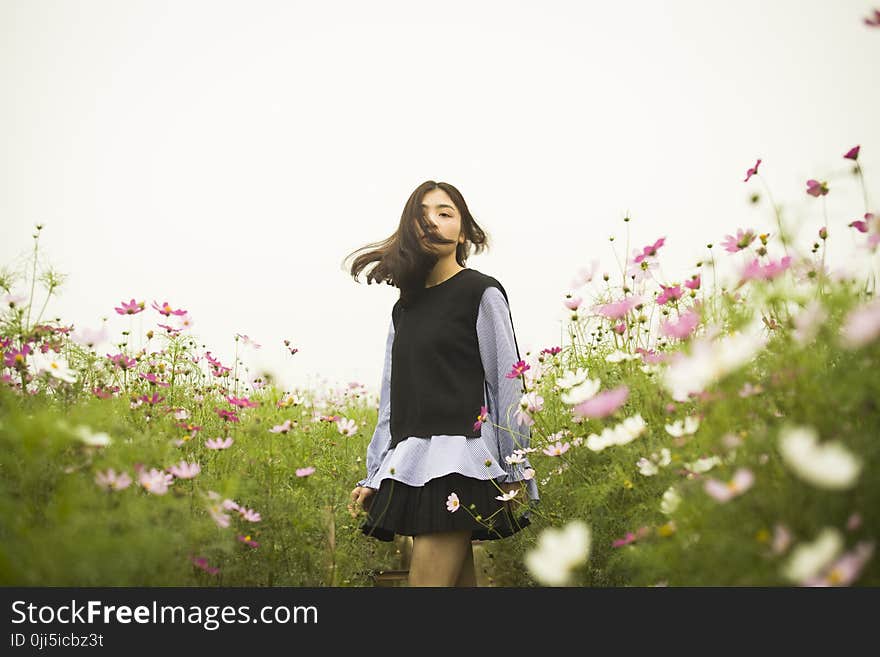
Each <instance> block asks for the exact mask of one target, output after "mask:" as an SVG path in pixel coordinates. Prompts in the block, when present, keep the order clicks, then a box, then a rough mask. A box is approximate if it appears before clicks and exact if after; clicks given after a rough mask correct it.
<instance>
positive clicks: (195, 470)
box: [168, 461, 202, 479]
mask: <svg viewBox="0 0 880 657" xmlns="http://www.w3.org/2000/svg"><path fill="white" fill-rule="evenodd" d="M201 471H202V466H200V465H199V464H198V463H196V462H195V461H194V462H192V463H187V462H186V461H181V462H180V463H178V464H176V465H172V466H171V467H169V468H168V472H170V473H171V474H173V475H174V476H175V477H177V478H178V479H193V478H194V477H195V476H196V475H197V474H199V473H200V472H201Z"/></svg>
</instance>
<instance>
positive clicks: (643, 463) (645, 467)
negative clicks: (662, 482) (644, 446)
mask: <svg viewBox="0 0 880 657" xmlns="http://www.w3.org/2000/svg"><path fill="white" fill-rule="evenodd" d="M636 465H637V466H639V472H640V473H642V474H643V475H645V476H646V477H653V476H654V475H655V474H657V473H658V472H660V469H659V468H658V467H657V464H656V463H654V462H653V461H649V460H648V459H646V458H645V457H644V456H643V457H642V458H640V459H639V461H638V463H636Z"/></svg>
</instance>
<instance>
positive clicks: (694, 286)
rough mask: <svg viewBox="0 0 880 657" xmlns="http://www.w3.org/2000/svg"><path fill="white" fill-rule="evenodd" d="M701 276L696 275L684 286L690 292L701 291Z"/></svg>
mask: <svg viewBox="0 0 880 657" xmlns="http://www.w3.org/2000/svg"><path fill="white" fill-rule="evenodd" d="M700 280H701V279H700V275H699V274H694V275H693V276H691V277H690V278H689V279H688V280H686V281H685V282H684V286H685V287H686V288H687V289H689V290H699V289H700Z"/></svg>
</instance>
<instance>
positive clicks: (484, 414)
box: [474, 406, 489, 431]
mask: <svg viewBox="0 0 880 657" xmlns="http://www.w3.org/2000/svg"><path fill="white" fill-rule="evenodd" d="M488 420H489V409H488V407H486V406H480V414H479V415H478V416H477V421H476V422H474V431H477V430H478V429H479V428H480V427H481V426H483V422H488Z"/></svg>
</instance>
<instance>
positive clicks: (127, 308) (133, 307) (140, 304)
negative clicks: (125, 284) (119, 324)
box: [113, 299, 145, 315]
mask: <svg viewBox="0 0 880 657" xmlns="http://www.w3.org/2000/svg"><path fill="white" fill-rule="evenodd" d="M121 304H122V307H121V308H114V309H113V310H115V311H116V312H117V313H119V314H120V315H137V314H138V313H139V312H141V311H143V310H144V304H145V302H144V301H135V300H134V299H132V300H131V301H129V302H128V303H125V301H122V302H121Z"/></svg>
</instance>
